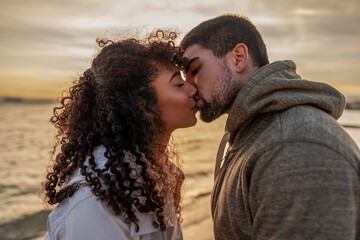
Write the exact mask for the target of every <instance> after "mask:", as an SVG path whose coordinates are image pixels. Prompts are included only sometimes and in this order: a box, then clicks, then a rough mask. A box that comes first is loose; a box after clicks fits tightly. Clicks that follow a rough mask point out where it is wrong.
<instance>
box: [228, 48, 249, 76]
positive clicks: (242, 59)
mask: <svg viewBox="0 0 360 240" xmlns="http://www.w3.org/2000/svg"><path fill="white" fill-rule="evenodd" d="M231 58H232V63H233V64H234V67H235V71H236V72H237V73H241V72H243V71H244V70H245V68H246V66H247V63H248V60H249V52H248V48H247V46H246V45H245V44H243V43H239V44H238V45H236V46H235V47H234V49H233V50H232V51H231Z"/></svg>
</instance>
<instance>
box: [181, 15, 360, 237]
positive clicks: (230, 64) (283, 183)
mask: <svg viewBox="0 0 360 240" xmlns="http://www.w3.org/2000/svg"><path fill="white" fill-rule="evenodd" d="M180 45H181V47H182V48H183V50H184V51H185V52H184V56H185V57H186V58H187V59H188V62H187V65H186V66H185V74H186V80H187V81H189V82H191V83H193V84H194V85H195V86H196V87H197V89H198V95H197V96H198V97H197V104H198V107H199V110H200V116H201V119H202V120H203V121H205V122H211V121H213V120H214V119H216V118H218V117H219V116H221V115H222V114H224V113H228V119H227V122H226V127H225V130H226V131H227V132H226V134H225V135H224V136H225V137H224V138H223V141H222V143H221V144H220V145H221V146H222V147H220V148H219V153H218V159H217V164H216V169H215V184H214V188H213V192H212V197H211V198H212V203H211V205H212V217H213V222H214V234H215V239H227V240H228V239H276V240H280V239H287V240H295V239H321V240H322V239H324V240H325V239H326V240H329V239H334V240H335V239H336V240H339V239H341V240H346V239H349V240H350V239H352V240H354V239H355V238H356V239H359V237H360V235H359V234H360V233H359V202H360V201H359V198H360V186H359V165H360V150H359V148H358V146H357V145H356V143H355V142H354V141H353V140H352V139H351V137H349V135H348V134H347V133H346V132H345V131H344V129H343V128H342V127H341V126H340V125H339V124H338V123H337V122H336V119H338V118H339V117H340V116H341V114H342V112H343V109H344V105H345V99H344V97H343V95H342V94H341V93H339V92H338V91H337V90H335V89H334V88H332V87H331V86H329V85H327V84H324V83H318V82H311V81H307V80H303V79H301V77H300V76H299V75H297V74H296V66H295V63H294V62H292V61H278V62H273V63H269V60H268V57H267V52H266V47H265V44H264V42H263V40H262V37H261V35H260V33H259V32H258V31H257V29H256V27H255V26H254V25H253V24H252V23H251V22H250V21H249V20H248V19H247V18H245V17H240V16H237V15H223V16H219V17H217V18H214V19H210V20H208V21H205V22H203V23H201V24H199V25H198V26H196V27H195V28H194V29H192V30H191V31H190V32H189V33H188V34H187V35H186V36H185V37H184V39H183V40H182V42H181V44H180ZM226 141H228V143H229V148H228V150H227V152H226V155H225V157H224V158H223V159H222V156H223V152H222V151H223V147H224V145H225V142H226ZM221 160H222V167H221V168H220V162H221Z"/></svg>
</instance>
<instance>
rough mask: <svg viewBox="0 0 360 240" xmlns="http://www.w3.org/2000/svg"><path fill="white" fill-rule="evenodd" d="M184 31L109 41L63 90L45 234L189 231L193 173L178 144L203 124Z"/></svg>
mask: <svg viewBox="0 0 360 240" xmlns="http://www.w3.org/2000/svg"><path fill="white" fill-rule="evenodd" d="M175 38H176V34H175V33H173V32H165V31H157V32H155V33H152V34H151V35H150V37H148V38H146V39H145V40H144V41H140V40H136V39H125V40H120V41H110V40H101V41H98V43H99V46H100V47H101V49H100V51H99V53H98V54H97V55H96V57H95V58H94V59H93V61H92V64H91V68H90V69H88V70H86V71H85V72H84V74H83V76H81V77H80V79H79V80H77V81H75V82H74V85H73V86H72V87H71V88H70V89H69V91H68V94H67V95H66V96H63V97H62V98H61V99H60V103H61V107H56V108H55V109H54V116H53V117H52V118H51V121H52V123H53V124H54V125H55V127H56V128H57V130H58V134H57V138H56V139H57V143H56V145H55V146H54V150H53V157H54V163H53V165H52V166H51V168H50V170H49V172H48V174H47V178H46V181H45V182H44V184H43V185H44V193H45V199H46V201H47V203H49V204H51V205H53V204H58V206H57V207H56V208H55V209H54V210H53V211H52V212H51V214H50V215H49V217H48V232H47V235H46V239H51V240H52V239H67V240H68V239H76V240H81V239H84V240H85V239H86V240H91V239H157V240H161V239H182V234H181V229H180V227H179V222H180V221H181V216H180V210H181V205H180V200H181V186H182V183H183V179H184V175H183V172H182V170H181V169H180V168H179V166H178V157H177V154H176V153H175V152H174V148H173V144H171V140H170V138H171V134H172V132H173V131H174V130H175V129H178V128H185V127H190V126H193V125H195V124H196V121H197V120H196V117H195V113H196V111H197V107H196V101H195V100H194V95H195V93H196V89H195V88H194V86H192V85H190V84H189V83H187V82H185V81H184V80H183V79H182V78H181V75H180V71H179V69H178V66H180V65H181V59H182V57H181V54H180V52H179V50H178V48H177V47H175V44H174V40H175Z"/></svg>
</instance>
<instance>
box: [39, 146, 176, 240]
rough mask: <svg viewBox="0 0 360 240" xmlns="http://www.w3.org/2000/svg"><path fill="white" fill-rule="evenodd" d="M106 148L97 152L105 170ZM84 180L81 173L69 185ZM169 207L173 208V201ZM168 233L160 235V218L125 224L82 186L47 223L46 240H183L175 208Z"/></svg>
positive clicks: (142, 218)
mask: <svg viewBox="0 0 360 240" xmlns="http://www.w3.org/2000/svg"><path fill="white" fill-rule="evenodd" d="M104 152H105V148H104V147H103V146H99V147H98V148H97V149H96V150H95V151H94V157H95V162H96V164H97V166H98V167H99V168H103V166H104V164H105V162H106V161H107V159H106V158H105V157H104ZM84 181H85V180H84V176H82V175H81V174H80V171H77V172H76V173H75V174H74V176H73V177H72V178H71V179H70V181H68V182H67V183H66V184H65V185H70V184H73V183H81V182H84ZM167 204H169V205H167V206H173V205H172V204H171V201H170V202H168V203H167ZM167 209H168V210H171V211H166V212H167V215H166V216H165V224H166V226H167V228H166V230H165V231H164V232H161V231H160V227H159V223H158V221H157V217H156V214H155V213H153V212H149V213H141V212H136V216H137V218H138V219H139V225H138V227H137V226H136V225H135V224H133V223H130V224H128V223H125V219H124V218H123V217H122V216H117V215H114V213H113V212H112V210H111V209H109V208H108V207H107V206H106V204H105V203H103V202H102V201H100V200H98V199H97V197H96V196H95V195H94V194H93V193H92V192H91V188H90V187H87V186H81V187H80V188H79V189H78V190H77V191H76V192H75V193H74V195H73V196H71V197H70V198H67V199H64V200H63V201H62V202H61V203H60V204H59V205H58V206H57V207H55V209H54V210H53V211H52V212H51V213H50V215H49V216H48V220H47V229H48V231H47V234H46V237H45V240H82V239H84V240H115V239H116V240H122V239H124V240H127V239H133V240H181V239H182V232H181V228H180V225H179V222H178V218H177V214H176V211H175V207H171V208H167Z"/></svg>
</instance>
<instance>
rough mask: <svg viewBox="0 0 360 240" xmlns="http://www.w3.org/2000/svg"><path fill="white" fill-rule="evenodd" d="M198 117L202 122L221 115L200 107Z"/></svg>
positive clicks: (210, 120)
mask: <svg viewBox="0 0 360 240" xmlns="http://www.w3.org/2000/svg"><path fill="white" fill-rule="evenodd" d="M199 111H200V119H201V120H202V121H203V122H206V123H210V122H212V121H214V120H215V119H217V118H218V117H220V116H221V114H214V113H213V112H209V111H206V110H203V109H201V108H200V110H199Z"/></svg>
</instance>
